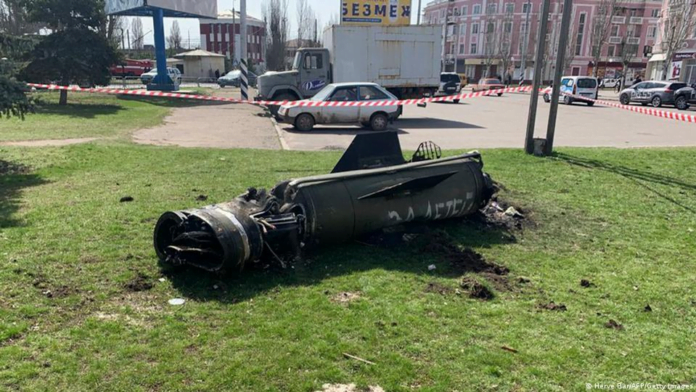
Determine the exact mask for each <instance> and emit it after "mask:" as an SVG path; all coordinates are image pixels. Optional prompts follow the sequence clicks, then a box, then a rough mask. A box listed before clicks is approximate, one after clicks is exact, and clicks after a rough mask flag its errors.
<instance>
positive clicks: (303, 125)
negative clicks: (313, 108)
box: [295, 113, 314, 132]
mask: <svg viewBox="0 0 696 392" xmlns="http://www.w3.org/2000/svg"><path fill="white" fill-rule="evenodd" d="M295 128H296V129H297V130H298V131H302V132H309V131H311V130H312V129H314V117H312V116H311V115H309V114H307V113H302V114H300V115H299V116H297V117H296V118H295Z"/></svg>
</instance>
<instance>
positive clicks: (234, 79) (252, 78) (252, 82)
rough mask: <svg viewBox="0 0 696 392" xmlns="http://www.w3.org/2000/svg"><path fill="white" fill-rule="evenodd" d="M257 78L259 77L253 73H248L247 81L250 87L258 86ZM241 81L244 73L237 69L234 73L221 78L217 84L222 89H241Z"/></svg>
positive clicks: (231, 72)
mask: <svg viewBox="0 0 696 392" xmlns="http://www.w3.org/2000/svg"><path fill="white" fill-rule="evenodd" d="M257 77H258V76H256V74H255V73H253V72H249V73H247V80H248V81H249V86H251V87H254V86H256V79H257ZM241 80H242V71H240V70H238V69H236V70H234V71H230V72H228V73H227V75H225V76H222V77H220V78H219V79H218V80H217V84H218V85H219V86H220V88H224V87H227V86H233V87H239V86H240V84H241Z"/></svg>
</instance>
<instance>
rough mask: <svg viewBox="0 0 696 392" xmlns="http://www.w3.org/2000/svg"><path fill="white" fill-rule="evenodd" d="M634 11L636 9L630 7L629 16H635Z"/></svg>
mask: <svg viewBox="0 0 696 392" xmlns="http://www.w3.org/2000/svg"><path fill="white" fill-rule="evenodd" d="M636 12H637V10H636V9H635V8H631V11H630V13H631V17H634V16H636Z"/></svg>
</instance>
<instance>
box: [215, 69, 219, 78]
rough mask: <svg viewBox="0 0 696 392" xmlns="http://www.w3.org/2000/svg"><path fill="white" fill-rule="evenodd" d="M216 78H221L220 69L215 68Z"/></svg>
mask: <svg viewBox="0 0 696 392" xmlns="http://www.w3.org/2000/svg"><path fill="white" fill-rule="evenodd" d="M215 79H220V70H219V69H216V70H215Z"/></svg>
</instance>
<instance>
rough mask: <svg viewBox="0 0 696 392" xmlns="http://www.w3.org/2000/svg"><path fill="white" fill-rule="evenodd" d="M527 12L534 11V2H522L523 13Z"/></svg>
mask: <svg viewBox="0 0 696 392" xmlns="http://www.w3.org/2000/svg"><path fill="white" fill-rule="evenodd" d="M527 12H529V13H531V12H532V4H531V3H524V4H522V13H523V14H526V13H527Z"/></svg>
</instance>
